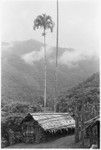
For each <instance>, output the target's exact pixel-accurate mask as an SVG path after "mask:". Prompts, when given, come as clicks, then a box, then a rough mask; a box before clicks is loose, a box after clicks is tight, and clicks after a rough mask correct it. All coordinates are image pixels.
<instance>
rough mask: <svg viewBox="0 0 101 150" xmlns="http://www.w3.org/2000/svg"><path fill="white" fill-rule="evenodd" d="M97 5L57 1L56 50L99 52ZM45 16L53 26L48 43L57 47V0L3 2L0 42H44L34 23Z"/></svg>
mask: <svg viewBox="0 0 101 150" xmlns="http://www.w3.org/2000/svg"><path fill="white" fill-rule="evenodd" d="M98 6H99V4H98V1H97V0H74V1H73V0H59V46H60V47H72V48H75V49H79V50H82V51H85V50H86V51H88V50H89V51H97V50H98V45H99V44H98V42H99V40H98ZM42 13H46V14H47V15H50V16H51V17H52V19H53V21H54V22H55V27H54V31H53V33H50V32H49V31H48V32H47V43H48V44H49V45H55V43H56V0H46V1H45V0H40V1H39V0H37V1H35V0H33V1H31V0H28V1H24V0H14V1H13V0H12V1H11V0H3V1H2V41H16V40H28V39H35V40H38V41H41V42H43V38H42V36H41V32H42V31H41V30H40V31H34V30H33V28H32V27H33V20H34V19H35V18H36V16H37V15H40V14H42Z"/></svg>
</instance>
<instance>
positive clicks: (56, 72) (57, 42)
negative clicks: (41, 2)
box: [54, 0, 59, 112]
mask: <svg viewBox="0 0 101 150" xmlns="http://www.w3.org/2000/svg"><path fill="white" fill-rule="evenodd" d="M56 6H57V33H56V71H55V100H54V112H55V111H56V100H57V75H58V45H59V4H58V0H57V1H56Z"/></svg>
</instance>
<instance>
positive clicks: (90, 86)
mask: <svg viewBox="0 0 101 150" xmlns="http://www.w3.org/2000/svg"><path fill="white" fill-rule="evenodd" d="M99 90H100V89H99V73H95V74H93V75H92V76H91V77H89V78H88V79H87V80H86V81H84V82H81V83H80V84H79V85H77V86H75V87H73V88H72V89H70V90H68V91H67V92H64V93H62V94H61V95H60V96H59V102H57V111H58V112H59V111H60V112H68V111H70V112H72V113H73V114H74V115H75V110H76V106H77V107H78V112H79V113H80V112H81V111H82V107H83V111H84V114H85V120H88V119H91V118H93V117H94V116H97V115H98V114H99V109H100V94H99V92H100V91H99Z"/></svg>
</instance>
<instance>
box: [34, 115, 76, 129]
mask: <svg viewBox="0 0 101 150" xmlns="http://www.w3.org/2000/svg"><path fill="white" fill-rule="evenodd" d="M31 116H32V117H33V119H34V120H36V121H37V122H38V123H39V125H40V126H41V127H42V128H43V129H44V130H49V131H56V130H59V129H64V128H65V129H68V128H74V127H75V120H74V119H73V118H72V117H71V116H70V114H69V113H32V114H31Z"/></svg>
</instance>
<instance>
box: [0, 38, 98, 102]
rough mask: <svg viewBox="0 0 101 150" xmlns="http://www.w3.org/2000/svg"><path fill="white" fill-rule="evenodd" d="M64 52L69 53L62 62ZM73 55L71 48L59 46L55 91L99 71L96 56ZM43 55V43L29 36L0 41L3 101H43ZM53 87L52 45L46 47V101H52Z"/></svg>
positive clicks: (53, 60) (53, 54)
mask: <svg viewBox="0 0 101 150" xmlns="http://www.w3.org/2000/svg"><path fill="white" fill-rule="evenodd" d="M65 53H66V54H69V57H67V58H68V61H67V60H66V62H64V60H65V59H64V56H65ZM72 54H73V55H72ZM75 54H76V53H75V49H73V48H59V60H58V61H59V65H58V94H59V93H60V92H61V91H66V90H67V89H68V88H72V87H73V86H75V85H76V84H78V83H79V82H80V81H84V80H85V79H86V78H87V77H89V76H90V75H92V74H93V73H95V72H98V71H99V61H98V58H97V57H94V56H92V57H86V56H84V57H81V54H80V55H79V57H78V56H76V55H75ZM43 55H44V49H43V44H42V43H41V42H38V41H35V40H32V39H31V40H27V41H15V42H11V43H7V42H2V58H1V59H2V61H1V67H2V69H1V72H2V101H6V102H10V101H24V102H36V103H37V102H38V101H40V103H42V101H43V93H44V59H43V58H44V57H43ZM71 56H74V58H75V59H73V58H72V57H71ZM80 57H81V58H82V59H80ZM70 58H71V59H70ZM77 58H78V59H77ZM74 60H75V61H74ZM54 87H55V48H54V47H49V46H47V99H48V103H52V100H53V97H54V91H55V90H54ZM40 99H41V100H40Z"/></svg>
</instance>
